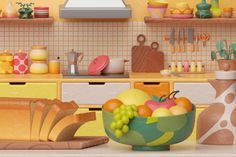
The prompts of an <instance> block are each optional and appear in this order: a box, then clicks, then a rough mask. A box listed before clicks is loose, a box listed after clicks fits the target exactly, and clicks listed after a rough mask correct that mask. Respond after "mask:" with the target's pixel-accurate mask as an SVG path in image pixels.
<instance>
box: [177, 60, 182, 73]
mask: <svg viewBox="0 0 236 157" xmlns="http://www.w3.org/2000/svg"><path fill="white" fill-rule="evenodd" d="M177 72H179V73H181V72H183V64H182V62H177Z"/></svg>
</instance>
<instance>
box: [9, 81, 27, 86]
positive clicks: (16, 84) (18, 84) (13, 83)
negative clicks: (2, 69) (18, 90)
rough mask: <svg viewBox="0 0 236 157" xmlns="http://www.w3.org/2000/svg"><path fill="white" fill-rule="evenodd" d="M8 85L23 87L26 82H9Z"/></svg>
mask: <svg viewBox="0 0 236 157" xmlns="http://www.w3.org/2000/svg"><path fill="white" fill-rule="evenodd" d="M9 85H12V86H23V85H26V82H9Z"/></svg>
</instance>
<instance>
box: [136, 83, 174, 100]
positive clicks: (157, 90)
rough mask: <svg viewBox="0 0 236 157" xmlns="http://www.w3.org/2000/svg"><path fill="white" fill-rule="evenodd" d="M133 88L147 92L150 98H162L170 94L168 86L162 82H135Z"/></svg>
mask: <svg viewBox="0 0 236 157" xmlns="http://www.w3.org/2000/svg"><path fill="white" fill-rule="evenodd" d="M134 88H136V89H141V90H143V91H145V92H147V93H148V94H149V95H150V96H152V95H156V96H159V97H160V96H163V95H168V94H169V93H170V84H169V83H164V82H137V83H135V84H134Z"/></svg>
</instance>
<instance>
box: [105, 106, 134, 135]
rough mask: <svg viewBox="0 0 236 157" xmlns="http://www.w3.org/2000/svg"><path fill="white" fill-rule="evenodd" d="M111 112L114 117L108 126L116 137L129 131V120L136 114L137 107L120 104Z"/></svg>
mask: <svg viewBox="0 0 236 157" xmlns="http://www.w3.org/2000/svg"><path fill="white" fill-rule="evenodd" d="M113 113H114V118H113V122H112V123H111V125H110V128H111V129H112V130H113V131H114V133H115V136H116V137H117V138H121V137H122V136H123V135H124V134H126V133H128V132H129V122H130V120H132V119H133V118H134V117H136V116H138V108H137V106H136V105H122V106H120V107H118V108H116V109H115V110H114V112H113Z"/></svg>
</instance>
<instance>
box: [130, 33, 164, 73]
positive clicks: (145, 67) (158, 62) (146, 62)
mask: <svg viewBox="0 0 236 157" xmlns="http://www.w3.org/2000/svg"><path fill="white" fill-rule="evenodd" d="M137 41H138V43H139V45H138V46H134V47H133V48H132V72H160V70H162V69H164V54H163V52H161V51H158V48H159V44H158V43H157V42H154V43H152V45H151V46H145V45H144V44H145V41H146V37H145V36H144V35H142V34H141V35H139V36H138V37H137Z"/></svg>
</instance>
